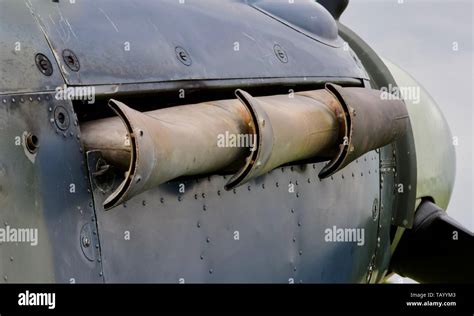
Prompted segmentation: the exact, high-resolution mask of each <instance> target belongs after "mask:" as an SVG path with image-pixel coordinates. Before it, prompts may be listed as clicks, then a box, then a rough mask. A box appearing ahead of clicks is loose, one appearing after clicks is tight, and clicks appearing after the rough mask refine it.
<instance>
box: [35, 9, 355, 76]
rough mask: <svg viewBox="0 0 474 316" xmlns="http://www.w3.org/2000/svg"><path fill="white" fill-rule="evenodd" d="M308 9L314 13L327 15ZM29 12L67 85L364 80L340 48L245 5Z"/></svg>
mask: <svg viewBox="0 0 474 316" xmlns="http://www.w3.org/2000/svg"><path fill="white" fill-rule="evenodd" d="M292 6H298V3H295V4H292ZM311 7H312V8H313V11H314V14H315V15H317V13H319V11H321V10H324V9H323V8H322V7H321V6H319V5H317V4H314V6H311ZM32 8H33V11H34V13H35V16H36V18H37V19H38V21H39V24H40V25H41V26H42V29H43V31H44V33H45V34H46V37H47V39H48V41H49V43H50V46H51V47H52V49H53V51H54V54H55V56H56V57H57V62H58V63H59V64H60V69H61V72H62V74H63V76H64V78H65V80H66V82H67V83H68V84H70V85H100V84H118V83H121V84H124V83H133V82H136V83H137V82H156V81H177V80H210V79H219V80H223V79H249V78H288V77H299V78H303V77H326V76H327V77H349V78H361V77H364V72H363V71H362V69H361V68H359V67H358V66H357V63H355V61H354V58H355V57H354V56H353V55H351V54H350V52H349V51H348V50H345V49H344V48H343V47H342V46H341V47H331V46H329V45H326V44H324V43H322V42H320V41H317V40H315V39H313V38H310V37H308V36H307V35H305V34H302V33H301V32H298V31H296V30H295V29H293V28H290V27H288V26H286V25H284V24H282V23H281V22H280V21H278V20H276V19H274V18H272V17H270V16H268V15H266V14H264V13H262V12H260V11H259V10H257V9H256V8H254V7H252V6H251V5H249V4H247V3H246V2H244V1H222V0H219V1H216V0H211V1H202V0H194V1H193V0H187V1H185V2H184V3H180V2H179V1H174V0H164V1H150V0H149V1H76V2H74V3H70V2H69V1H60V2H59V3H54V2H51V1H49V2H43V1H36V2H33V3H32ZM303 9H305V10H306V11H307V7H306V6H305V7H304V8H303ZM300 12H301V14H302V15H305V14H308V12H305V11H303V10H301V11H300ZM309 13H310V12H309ZM316 23H318V22H316ZM319 27H321V28H324V27H325V25H324V24H322V25H321V23H320V25H319ZM64 50H71V51H72V52H74V54H75V56H76V57H77V59H78V61H79V66H80V69H79V71H71V69H70V68H69V67H68V65H67V64H66V63H65V60H64V58H63V57H64V56H63V53H64ZM182 54H184V55H182ZM279 54H282V55H281V56H279ZM180 55H181V57H182V56H185V57H183V58H184V59H180Z"/></svg>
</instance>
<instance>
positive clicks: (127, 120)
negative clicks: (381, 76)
mask: <svg viewBox="0 0 474 316" xmlns="http://www.w3.org/2000/svg"><path fill="white" fill-rule="evenodd" d="M236 96H237V99H232V100H220V101H213V102H204V103H200V104H190V105H183V106H177V107H171V108H165V109H160V110H156V111H150V112H144V113H142V112H139V111H136V110H133V109H131V108H129V107H128V106H126V105H125V104H123V103H121V102H119V101H116V100H113V99H112V100H110V101H109V106H110V107H111V108H112V109H113V110H114V112H115V113H116V114H117V116H118V117H112V118H107V119H102V120H97V121H91V122H87V123H84V124H81V130H82V140H83V143H84V147H85V149H86V150H87V151H89V150H99V151H101V153H102V156H103V158H104V159H105V160H106V161H107V162H108V163H110V164H112V165H114V166H116V167H118V168H119V169H121V170H123V171H124V172H125V179H124V180H123V182H122V183H121V184H120V185H119V187H118V188H117V189H116V190H115V191H114V192H113V193H112V194H111V195H110V196H109V197H108V198H107V199H106V201H105V202H104V209H106V210H108V209H111V208H113V207H115V206H116V205H118V204H121V203H123V202H125V201H127V200H129V199H131V198H132V197H134V196H136V195H138V194H140V193H142V192H144V191H147V190H149V189H151V188H154V187H156V186H159V185H160V184H163V183H165V182H167V181H170V180H173V179H176V178H179V177H182V176H194V175H203V174H215V173H234V175H233V176H232V177H231V179H230V180H229V182H228V183H227V184H226V186H225V189H227V190H230V189H233V188H235V187H237V186H239V185H242V184H244V183H246V182H248V181H250V180H251V179H253V178H256V177H258V176H261V175H263V174H265V173H267V172H269V171H271V170H273V169H275V168H277V167H279V166H281V165H285V164H288V163H302V162H316V161H318V162H321V161H328V160H329V163H328V164H327V165H326V166H325V167H324V168H323V169H322V170H321V172H320V174H319V176H320V177H321V178H325V177H328V176H330V175H332V174H333V173H335V172H337V171H339V170H341V169H342V168H344V167H345V166H346V165H348V164H349V163H350V162H351V161H353V160H355V159H356V158H358V157H360V156H361V155H363V154H365V153H367V152H369V151H371V150H373V149H375V148H379V147H382V146H384V145H387V144H389V143H391V142H393V141H394V140H395V139H396V138H397V137H398V136H399V135H401V134H403V133H404V131H405V130H406V128H407V126H408V125H407V124H409V119H408V114H407V111H406V108H405V104H404V103H403V101H401V100H383V98H382V96H381V92H380V91H378V90H370V89H365V88H342V87H339V86H336V85H332V84H327V85H326V89H321V90H313V91H304V92H298V93H295V94H292V95H272V96H264V97H252V96H251V95H250V94H248V93H247V92H245V91H243V90H237V91H236ZM224 134H225V135H228V134H230V135H247V136H249V135H251V136H252V139H254V142H255V143H254V144H253V145H250V146H232V145H225V146H220V145H219V141H218V139H219V136H221V135H224ZM247 145H248V144H247ZM236 170H237V172H235V171H236Z"/></svg>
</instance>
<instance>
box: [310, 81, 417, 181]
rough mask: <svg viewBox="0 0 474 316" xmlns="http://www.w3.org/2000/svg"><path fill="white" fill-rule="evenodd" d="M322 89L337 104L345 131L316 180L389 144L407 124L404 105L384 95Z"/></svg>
mask: <svg viewBox="0 0 474 316" xmlns="http://www.w3.org/2000/svg"><path fill="white" fill-rule="evenodd" d="M326 90H327V91H329V92H330V93H332V94H333V95H334V97H336V98H337V99H338V101H339V103H340V104H341V106H342V108H343V110H344V113H345V118H344V119H345V125H346V127H347V128H346V135H345V136H344V137H343V138H342V144H340V146H339V153H338V154H337V155H336V156H335V157H334V158H333V159H332V160H331V161H330V162H329V163H328V164H327V165H326V166H325V167H324V168H323V169H322V170H321V171H320V173H319V177H320V178H327V177H329V176H331V175H332V174H334V173H336V172H337V171H339V170H341V169H343V168H344V167H345V166H347V165H348V164H349V163H351V162H352V161H354V160H355V159H357V158H358V157H360V156H362V155H363V154H365V153H367V152H369V151H371V150H373V149H376V148H380V147H383V146H385V145H388V144H390V143H392V142H393V141H395V140H396V139H397V138H398V137H400V136H402V135H403V134H404V133H405V132H406V130H407V128H408V126H409V124H410V122H409V117H408V112H407V108H406V106H405V103H404V102H403V101H402V100H400V99H396V98H395V97H394V96H392V95H390V94H388V93H385V94H384V93H383V92H382V91H379V90H374V89H360V88H342V87H340V86H338V85H334V84H330V83H328V84H326Z"/></svg>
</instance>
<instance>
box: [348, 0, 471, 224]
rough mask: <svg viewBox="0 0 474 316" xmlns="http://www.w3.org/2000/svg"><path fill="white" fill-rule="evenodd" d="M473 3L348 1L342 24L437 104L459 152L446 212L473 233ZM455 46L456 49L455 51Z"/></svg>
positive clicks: (458, 0) (450, 0) (452, 0)
mask: <svg viewBox="0 0 474 316" xmlns="http://www.w3.org/2000/svg"><path fill="white" fill-rule="evenodd" d="M473 16H474V5H473V1H472V0H350V2H349V6H348V8H347V9H346V11H345V12H344V14H343V15H342V17H341V22H342V23H343V24H345V25H347V26H348V27H350V28H351V29H352V30H353V31H355V32H356V33H357V34H358V35H359V36H361V37H362V38H363V39H364V40H365V41H366V42H367V43H368V44H369V45H370V46H371V47H372V48H373V49H374V50H375V51H376V52H377V53H378V54H379V55H380V56H381V57H383V58H386V59H388V60H390V61H392V62H393V63H395V64H397V65H398V66H400V67H401V68H403V69H404V70H405V71H407V72H408V73H410V74H411V75H412V76H413V77H414V78H415V79H416V80H417V81H418V82H420V83H421V85H422V86H423V87H424V88H426V90H427V91H428V92H429V93H430V94H431V96H432V97H433V98H434V100H435V101H436V102H437V103H438V105H439V106H440V108H441V110H442V111H443V114H444V116H445V117H446V119H447V121H448V124H449V126H450V128H451V132H452V134H453V137H457V138H458V142H459V144H458V146H456V147H455V149H456V169H457V170H456V181H455V186H454V191H453V194H452V196H451V201H450V203H449V206H448V210H447V211H448V213H449V214H450V215H451V216H452V217H454V218H455V219H456V220H457V221H459V222H460V223H462V224H463V225H464V226H465V227H467V228H469V229H470V230H471V231H474V215H473V213H474V211H473V206H474V184H473V179H474V171H473V166H474V157H473V148H474V136H473V135H474V127H473V125H474V111H473V100H474V92H473V89H474V86H473V75H474V73H473V63H474V55H473V37H474V30H473ZM456 45H457V50H455V48H456Z"/></svg>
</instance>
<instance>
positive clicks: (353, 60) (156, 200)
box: [0, 1, 396, 283]
mask: <svg viewBox="0 0 474 316" xmlns="http://www.w3.org/2000/svg"><path fill="white" fill-rule="evenodd" d="M25 4H26V5H25ZM0 6H1V9H0V16H1V19H0V25H1V28H0V41H1V42H2V44H5V45H1V46H0V67H1V68H0V69H1V72H0V95H1V96H0V131H1V137H0V148H1V152H0V222H1V223H4V224H5V223H6V224H5V226H6V225H10V226H12V227H37V228H38V229H39V243H38V246H37V247H36V248H34V247H31V246H29V245H25V244H14V243H4V244H2V245H0V258H1V260H0V262H1V265H0V273H1V274H2V279H1V280H3V282H10V281H12V282H31V281H35V282H36V281H37V282H103V281H106V282H173V283H174V282H281V283H293V282H294V283H297V282H367V281H370V282H373V281H375V280H380V276H381V275H383V274H384V271H385V270H386V268H387V267H388V262H387V260H388V259H387V258H389V255H390V254H389V252H387V249H386V248H387V247H386V246H387V244H388V243H389V234H388V232H389V223H390V219H391V216H392V212H393V209H394V208H395V206H394V205H396V203H395V201H394V200H391V199H390V194H391V193H392V190H393V186H394V185H395V184H394V183H391V184H390V182H389V181H388V182H387V180H385V181H386V182H385V183H388V184H387V187H386V188H385V189H384V190H383V194H384V196H385V198H386V200H385V201H386V203H384V204H383V206H382V202H381V200H382V198H381V194H380V192H381V189H380V171H379V168H380V166H379V163H380V157H379V153H377V152H375V151H374V152H370V153H368V154H366V155H365V156H363V157H361V158H360V159H358V160H357V161H355V162H353V163H351V164H350V165H349V166H347V167H346V168H345V169H344V170H343V171H341V172H338V173H337V174H335V175H334V176H333V177H332V178H328V179H326V180H322V181H320V180H319V179H318V177H317V174H318V172H319V171H320V170H321V169H322V168H323V166H324V164H322V163H316V164H307V165H306V164H304V165H300V166H287V167H283V168H278V169H275V170H273V171H272V172H270V173H269V174H266V175H264V176H261V177H259V178H257V179H256V180H253V181H251V182H250V183H249V184H248V185H245V186H243V187H240V188H237V189H236V191H235V193H234V191H229V192H227V191H224V190H223V187H224V184H225V182H226V181H225V180H226V179H224V178H223V176H217V175H214V176H211V177H210V178H209V179H208V178H207V177H204V178H199V179H189V180H186V181H184V180H183V181H180V180H177V181H172V182H170V183H168V184H165V185H161V186H159V187H157V188H155V189H152V190H150V191H148V192H145V193H143V194H141V195H140V196H138V197H136V198H134V199H132V200H131V201H128V202H127V203H126V204H125V205H121V206H119V207H116V208H115V209H112V210H111V211H109V212H105V211H104V210H103V209H102V202H103V199H104V198H105V197H106V195H104V194H103V193H102V191H101V189H99V188H98V187H97V185H96V183H95V182H94V178H93V176H92V173H93V172H95V171H96V170H95V167H96V162H97V159H98V157H97V155H96V154H95V153H89V154H88V155H87V156H86V153H84V152H81V142H80V139H78V136H79V135H80V128H79V126H78V125H76V124H77V122H76V118H75V114H74V108H73V106H72V102H70V101H67V100H57V99H55V94H54V93H51V91H52V90H54V89H55V88H56V87H58V86H61V85H62V84H64V83H67V84H69V85H94V86H95V87H96V88H97V91H101V90H100V87H103V86H106V87H112V88H113V87H114V86H113V85H116V84H117V86H118V85H120V87H122V88H123V87H125V86H126V87H127V93H129V94H140V92H141V90H140V89H142V88H146V89H152V90H154V93H156V94H157V95H158V94H159V91H155V88H156V87H158V86H160V85H167V84H171V83H172V84H173V85H172V89H173V90H176V91H178V90H179V85H175V83H180V82H181V81H183V82H184V81H186V82H187V83H190V82H191V83H192V86H193V87H194V88H202V89H203V91H204V90H205V88H206V87H207V84H211V83H212V84H213V85H214V86H220V85H221V84H225V82H226V81H232V82H233V83H234V84H235V85H237V86H245V85H248V86H251V85H255V83H256V82H260V81H261V82H265V80H269V81H273V82H278V83H282V84H283V83H285V82H288V83H291V85H298V84H305V82H306V77H307V78H313V79H314V78H324V81H330V79H331V78H334V81H337V80H338V79H340V78H345V79H344V80H347V79H348V78H349V79H350V78H354V79H355V80H360V79H367V78H366V77H367V75H366V74H365V71H364V70H363V68H362V66H361V64H360V62H358V58H357V57H356V56H355V55H353V54H352V51H351V50H350V49H349V50H345V49H344V48H343V47H331V46H328V45H326V44H324V43H321V42H319V41H316V40H314V39H312V38H310V37H308V36H306V35H305V34H302V33H301V32H297V31H296V30H295V29H292V28H289V27H287V26H285V25H284V24H282V23H281V22H279V21H277V20H276V19H274V18H272V17H270V16H268V15H265V14H263V13H262V12H260V11H258V10H256V9H255V8H252V7H251V6H249V5H247V4H246V3H244V2H243V1H186V5H181V4H179V2H178V1H142V2H137V1H121V2H117V1H100V2H98V1H76V2H75V3H71V2H69V1H60V2H59V3H55V2H40V1H26V2H22V1H3V2H1V3H0ZM18 21H22V22H21V23H19V22H18ZM177 21H179V23H177ZM20 24H21V27H20V26H19V25H20ZM17 41H19V42H21V49H22V50H21V51H15V43H16V42H17ZM236 43H237V44H238V45H236ZM275 45H278V47H280V48H281V49H282V50H283V51H284V54H285V56H284V57H285V58H282V57H281V56H280V58H278V56H277V55H278V51H276V49H275ZM127 47H129V48H130V49H129V50H128V49H127ZM178 47H180V48H183V49H184V50H185V51H186V53H187V54H189V55H188V56H189V57H190V59H191V60H192V62H191V63H190V65H189V66H188V65H186V64H184V63H183V61H180V60H179V58H178V57H177V54H179V52H178V51H177V48H178ZM236 47H238V50H236ZM65 49H68V50H71V51H73V52H74V53H75V56H76V57H77V58H78V61H79V64H80V69H79V70H78V71H72V70H71V69H70V68H69V67H68V66H67V65H66V62H65V60H64V58H63V52H64V50H65ZM37 53H41V54H44V55H45V56H46V57H47V58H48V59H49V60H50V61H51V64H52V65H51V66H52V70H53V72H52V75H51V76H44V75H43V74H41V72H40V71H39V70H38V67H37V66H36V65H35V55H36V54H37ZM275 80H276V81H275ZM216 82H217V83H216ZM150 87H151V88H150ZM45 91H50V92H48V93H45ZM27 92H31V93H32V94H27ZM113 92H114V89H111V90H110V91H108V90H107V91H106V93H112V94H113ZM208 92H209V89H208V90H206V93H208ZM46 96H48V98H49V99H48V100H46ZM30 97H31V98H32V99H31V101H30V99H29V98H30ZM38 97H39V99H38ZM3 100H5V101H3ZM21 100H23V101H21ZM58 106H62V107H63V108H64V109H65V111H66V112H67V115H68V117H69V118H70V125H69V126H68V127H67V128H66V129H65V130H61V129H59V128H58V126H57V124H56V121H57V119H55V117H54V113H55V111H56V108H58ZM79 106H80V105H79ZM24 132H31V133H34V134H35V135H36V136H37V137H38V139H39V143H40V147H39V149H38V153H37V156H36V159H35V160H34V162H32V161H31V160H30V159H29V156H28V154H27V153H26V152H25V148H24V145H25V142H24V141H20V146H17V145H16V144H15V139H16V137H22V135H23V134H24ZM30 158H31V157H30ZM86 159H87V162H86ZM392 178H393V177H392ZM392 178H391V179H392ZM89 180H90V182H89ZM180 184H184V192H181V190H180V189H181V186H180ZM292 185H293V186H292ZM291 188H293V189H291ZM91 193H92V194H91ZM96 219H97V220H96ZM381 227H383V229H381ZM335 229H364V244H363V245H360V246H359V245H357V242H332V241H327V240H326V231H327V230H335ZM84 237H86V240H85V239H84ZM333 237H334V236H333ZM379 237H381V241H380V240H378V238H379ZM87 241H88V242H87ZM379 241H380V242H381V243H382V245H381V246H380V244H379ZM85 245H87V246H85ZM377 258H378V260H377ZM375 269H376V270H379V272H380V273H379V274H378V276H377V277H375V276H374V275H373V271H374V270H375Z"/></svg>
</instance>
